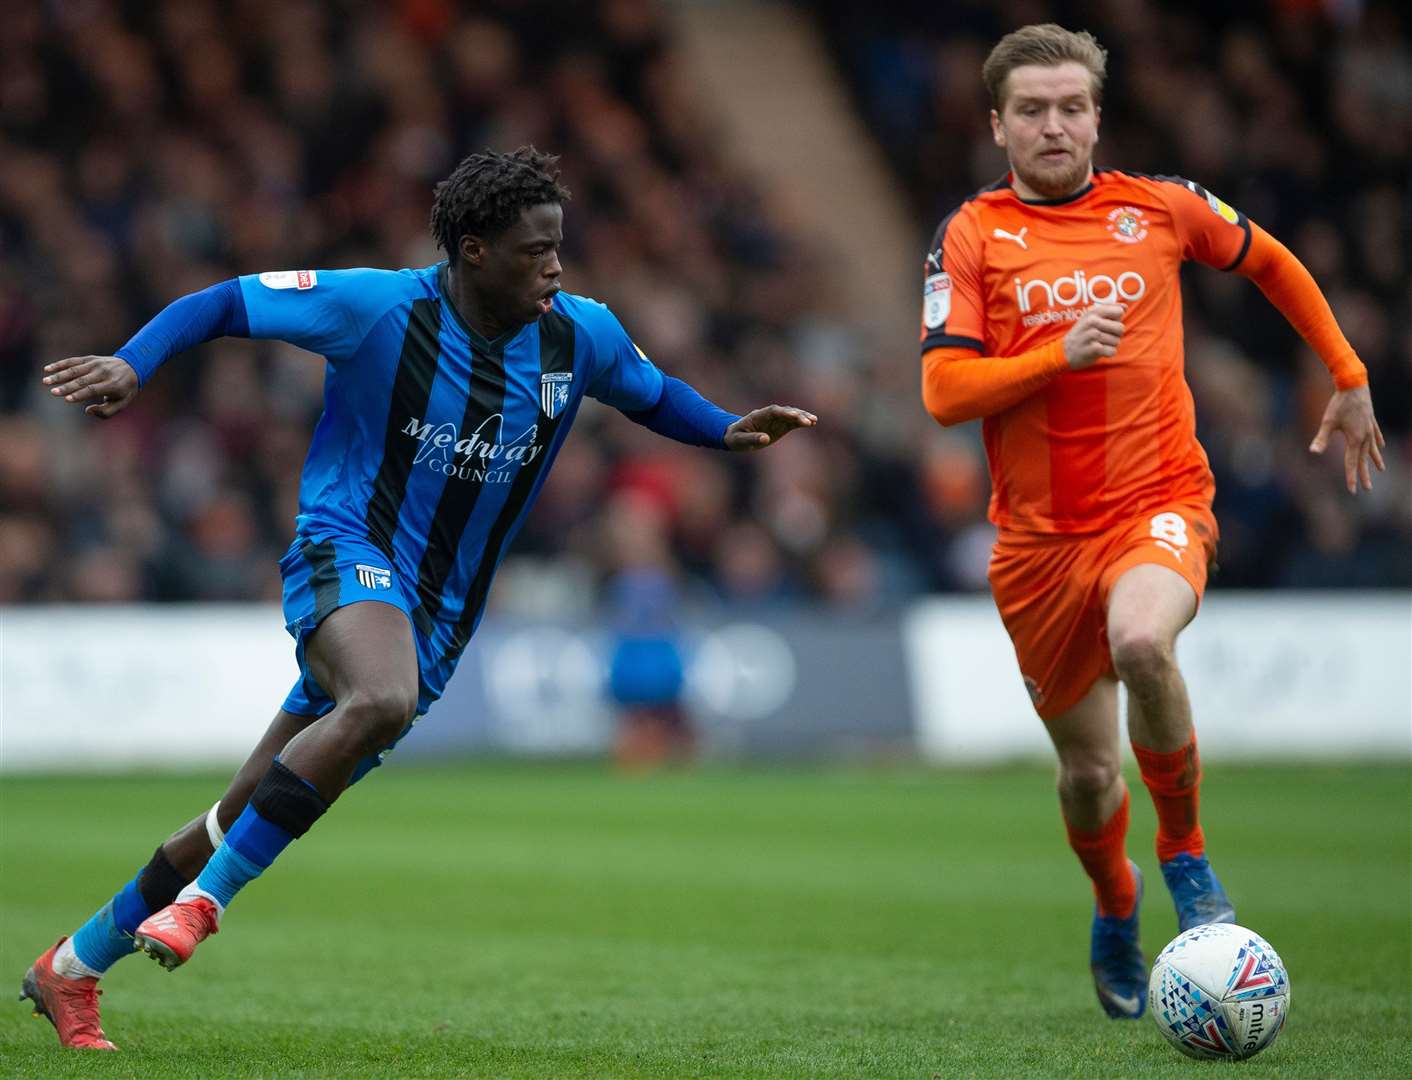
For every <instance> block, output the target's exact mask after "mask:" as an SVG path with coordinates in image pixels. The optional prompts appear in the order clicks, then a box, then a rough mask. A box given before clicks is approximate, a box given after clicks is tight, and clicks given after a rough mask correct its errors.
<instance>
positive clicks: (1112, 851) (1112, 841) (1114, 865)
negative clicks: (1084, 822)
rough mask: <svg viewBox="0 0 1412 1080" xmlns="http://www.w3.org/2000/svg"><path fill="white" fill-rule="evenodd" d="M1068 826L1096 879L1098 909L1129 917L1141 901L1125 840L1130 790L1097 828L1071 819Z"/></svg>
mask: <svg viewBox="0 0 1412 1080" xmlns="http://www.w3.org/2000/svg"><path fill="white" fill-rule="evenodd" d="M1064 827H1065V828H1067V829H1068V830H1069V846H1070V847H1071V848H1073V849H1074V854H1076V855H1077V856H1078V857H1079V862H1081V863H1083V864H1084V870H1085V871H1086V872H1087V873H1088V876H1089V877H1090V878H1091V879H1092V880H1093V895H1094V896H1095V897H1097V898H1098V913H1099V914H1100V915H1116V916H1118V918H1120V919H1126V918H1127V917H1128V916H1129V915H1131V914H1132V913H1133V907H1134V905H1136V904H1137V881H1136V879H1134V878H1133V873H1132V868H1131V867H1129V866H1128V853H1127V850H1126V848H1125V847H1124V844H1123V841H1124V840H1125V839H1126V838H1127V835H1128V793H1127V792H1126V791H1125V792H1123V804H1122V805H1121V806H1120V807H1118V809H1117V810H1115V811H1114V812H1113V816H1112V817H1110V818H1109V819H1108V820H1107V822H1105V823H1104V825H1103V827H1102V828H1101V829H1099V830H1098V831H1097V832H1083V831H1082V830H1079V829H1076V828H1074V827H1073V826H1072V825H1070V824H1069V823H1068V822H1067V821H1066V822H1064Z"/></svg>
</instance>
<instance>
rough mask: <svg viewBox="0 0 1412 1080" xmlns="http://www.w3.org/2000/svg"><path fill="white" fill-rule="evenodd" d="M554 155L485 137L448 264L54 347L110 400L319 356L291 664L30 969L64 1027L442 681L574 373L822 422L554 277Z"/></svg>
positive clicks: (177, 933)
mask: <svg viewBox="0 0 1412 1080" xmlns="http://www.w3.org/2000/svg"><path fill="white" fill-rule="evenodd" d="M558 175H559V173H558V167H557V158H554V157H551V156H549V155H547V154H543V153H540V152H538V151H536V150H535V149H534V148H532V147H522V148H521V149H519V150H517V151H515V152H514V153H511V154H498V153H490V152H487V153H482V154H475V155H473V156H471V157H469V158H467V159H466V160H464V161H463V162H461V164H460V165H459V166H458V167H457V168H456V169H455V171H454V172H453V173H452V174H451V176H450V177H449V178H448V179H447V180H445V181H443V182H442V183H441V184H439V185H438V186H437V189H436V195H435V201H434V205H433V207H432V215H431V225H432V230H433V232H434V233H435V236H436V240H437V242H438V243H439V244H440V246H441V247H442V248H444V249H445V251H446V253H447V257H448V258H447V261H446V262H443V263H439V264H437V265H435V266H430V267H427V268H425V269H421V270H400V271H388V270H368V269H362V270H318V271H314V270H297V271H294V270H292V271H283V272H278V273H265V274H258V275H251V276H248V277H241V278H238V279H236V280H231V281H225V282H222V283H220V284H217V285H213V286H211V287H210V288H209V289H206V290H204V291H202V292H199V293H195V294H193V295H190V296H185V297H182V298H181V299H179V300H177V301H175V302H174V303H173V304H171V305H170V306H169V307H167V308H166V309H165V310H163V311H162V312H161V313H160V314H159V315H158V316H157V317H156V318H155V319H153V320H152V322H150V323H148V324H147V326H145V327H143V329H142V330H141V331H139V332H138V334H137V335H136V336H135V337H134V338H133V339H132V340H131V341H130V342H128V343H127V344H126V345H125V346H123V347H122V348H121V349H119V350H118V352H117V355H116V356H82V357H71V358H69V359H66V360H60V361H58V362H56V363H53V364H50V365H48V367H46V368H45V376H44V383H45V385H46V386H47V387H48V388H49V390H50V392H51V393H52V394H53V395H55V396H57V397H59V398H61V399H62V400H64V401H67V402H72V403H73V404H76V405H79V406H81V407H82V408H83V409H84V410H85V412H87V413H88V414H90V415H93V416H97V417H110V416H113V415H115V414H116V413H118V412H120V411H121V410H122V409H123V408H125V407H126V406H127V405H128V403H129V402H131V401H132V399H133V397H134V396H135V395H136V394H137V392H138V390H139V388H140V387H141V386H143V385H144V384H145V383H146V382H147V380H148V379H150V378H151V377H152V376H153V375H154V374H155V373H156V371H157V368H158V367H159V366H160V365H161V364H162V363H163V362H164V361H166V360H167V359H169V358H170V357H172V356H173V355H175V354H176V353H178V352H180V351H182V350H183V349H186V348H190V347H191V346H193V345H196V344H199V343H200V342H203V341H209V340H210V339H212V338H215V337H218V336H221V335H225V334H230V335H235V336H240V337H252V338H271V339H278V340H282V341H287V342H290V343H292V344H294V345H298V346H300V347H302V348H305V349H309V350H311V351H314V352H317V353H321V354H323V355H324V356H325V357H326V358H327V360H328V366H327V374H326V380H325V389H324V412H323V415H322V416H321V417H320V419H319V422H318V426H317V428H316V429H315V432H314V438H313V442H312V444H311V446H310V448H309V455H308V458H307V460H306V462H305V465H304V472H303V477H302V481H301V485H300V502H299V516H298V518H297V520H296V535H295V538H294V542H293V543H292V544H291V545H290V547H289V550H288V552H287V553H286V554H285V556H284V558H283V559H282V560H281V561H280V571H281V573H282V575H283V578H284V615H285V622H286V626H287V628H288V630H289V632H290V634H291V635H293V637H294V640H295V653H296V656H297V658H298V662H299V671H300V678H299V681H298V682H297V683H296V684H295V686H294V688H293V690H291V691H290V693H289V696H288V697H287V698H286V699H285V702H284V704H283V706H282V708H281V709H280V711H279V713H278V714H277V715H276V717H275V719H274V721H273V723H271V725H270V727H269V729H268V731H267V732H266V733H265V735H264V737H263V738H262V739H261V740H260V742H259V744H258V745H257V746H256V747H255V750H254V752H253V753H252V754H251V755H250V758H249V760H248V761H246V763H245V764H244V765H243V766H242V767H241V769H240V770H239V772H237V773H236V775H235V778H234V780H233V781H232V782H231V784H230V786H229V788H228V789H227V790H226V792H225V794H224V795H222V797H221V799H220V801H219V802H217V803H216V805H215V806H214V807H212V808H211V810H210V811H209V812H208V813H205V814H201V815H199V816H198V817H196V818H195V819H193V820H192V821H191V822H189V823H188V824H187V825H185V826H184V827H182V828H181V829H179V830H177V832H175V833H174V834H172V836H171V837H169V838H168V839H167V840H166V841H165V842H164V843H163V844H162V845H161V846H159V847H158V848H157V851H156V853H155V854H154V855H153V856H152V859H151V861H150V862H148V863H147V865H146V866H144V867H143V868H142V869H141V870H140V871H139V872H138V874H137V875H136V876H135V877H134V878H133V879H132V880H131V881H129V882H128V883H127V884H126V885H124V886H123V887H122V888H121V889H120V890H119V891H118V893H117V894H116V895H115V896H114V897H113V898H112V899H111V900H110V901H109V902H108V903H106V904H105V905H104V906H103V907H102V908H101V909H100V910H99V911H98V912H97V913H96V914H95V915H94V916H93V917H92V918H91V919H90V920H89V921H88V922H86V923H85V924H84V925H83V926H81V927H80V928H79V929H78V930H77V931H76V932H75V933H74V935H73V936H72V938H61V939H60V940H59V942H58V943H57V944H56V945H55V946H53V947H52V948H50V949H49V950H48V951H46V952H45V953H44V954H43V955H41V956H40V957H39V959H38V960H36V961H35V963H34V966H33V967H31V968H30V970H29V971H28V972H27V973H26V975H25V978H24V982H23V987H22V999H23V998H28V999H30V1000H31V1001H32V1002H33V1003H34V1006H35V1009H36V1011H38V1012H40V1013H42V1014H44V1015H46V1016H48V1017H49V1019H50V1020H52V1021H53V1023H54V1026H55V1027H56V1028H57V1029H58V1032H59V1039H60V1042H61V1043H63V1044H64V1045H65V1046H74V1047H88V1048H94V1049H108V1050H111V1049H113V1048H114V1047H113V1044H112V1043H111V1042H109V1041H108V1040H107V1038H106V1037H105V1035H104V1034H103V1031H102V1028H101V1026H100V1023H99V1015H98V1002H97V981H98V978H99V977H100V976H101V975H102V974H103V972H104V971H106V970H107V969H108V968H109V967H110V966H111V965H112V964H113V963H115V962H116V961H117V960H119V959H121V958H122V957H123V956H126V955H128V954H129V953H131V952H132V951H133V950H134V947H135V946H136V947H138V948H141V949H142V950H144V951H146V952H148V953H149V954H151V955H152V956H154V957H155V958H157V959H158V960H159V961H160V962H161V963H162V965H163V966H164V967H167V968H169V969H170V968H175V967H177V966H178V965H180V964H182V963H184V962H185V961H186V960H188V959H189V958H190V957H191V955H192V952H193V950H194V949H195V948H196V946H197V945H198V944H199V943H200V942H201V941H202V940H203V939H204V938H206V937H207V936H208V935H210V934H213V933H215V932H216V930H217V928H218V927H219V925H220V920H221V916H222V914H223V913H224V911H225V908H226V906H227V905H228V904H229V903H230V902H231V900H232V898H234V896H235V894H236V893H237V892H238V891H239V890H240V889H241V888H242V887H243V886H245V885H246V884H248V883H249V882H250V881H251V880H253V879H254V878H256V877H258V876H259V874H260V873H261V872H262V871H263V870H265V869H266V868H267V867H268V866H269V865H270V864H271V863H272V862H273V861H274V860H275V858H276V857H277V856H278V855H279V854H280V852H281V851H283V849H284V848H285V847H286V846H287V845H288V844H289V843H290V841H291V840H293V839H295V838H296V837H300V836H303V835H304V833H305V832H307V831H308V830H309V828H310V827H311V826H312V825H313V824H314V822H315V821H317V820H318V819H319V817H320V816H322V815H323V813H324V812H325V811H326V810H327V809H328V808H329V806H330V805H331V804H332V803H333V802H334V800H336V799H337V798H338V796H339V795H340V794H341V793H342V792H343V790H344V789H345V788H346V787H348V785H349V784H352V783H354V782H355V781H357V780H358V779H359V778H361V777H362V776H363V775H364V774H365V773H367V772H368V770H369V769H371V768H373V767H375V766H376V765H377V764H378V763H379V761H380V760H381V756H382V755H383V754H385V753H386V752H387V751H388V750H389V749H390V748H391V747H392V746H393V745H394V744H395V743H396V742H397V741H398V740H399V739H400V738H401V737H402V736H403V735H405V734H406V733H407V732H408V731H409V730H410V729H411V726H412V723H413V721H414V720H415V719H416V718H417V717H418V716H420V715H422V714H423V713H425V712H426V711H427V709H428V708H429V707H430V706H431V704H432V702H434V701H436V699H437V698H438V697H439V696H440V695H441V692H442V690H443V688H444V687H445V685H446V681H447V679H448V678H449V677H450V675H451V672H452V671H453V670H454V668H455V667H456V662H457V660H459V659H460V656H461V654H462V652H463V650H464V649H465V648H466V645H467V644H468V643H469V641H470V640H471V636H472V634H474V632H475V629H476V626H477V624H478V623H479V621H480V618H481V615H482V614H483V612H484V610H485V603H486V597H487V594H488V593H489V590H490V582H491V578H492V577H493V576H494V574H495V569H496V567H497V566H498V565H499V563H500V560H501V559H502V558H503V557H504V554H505V552H506V550H507V549H508V547H509V545H510V543H511V541H512V540H513V539H514V536H515V533H516V531H517V530H518V529H519V527H520V525H521V524H522V523H523V522H524V519H525V516H526V514H527V513H528V511H529V508H530V506H531V504H533V502H534V500H535V497H536V496H537V495H538V494H539V491H540V488H541V487H542V486H543V483H544V478H545V476H546V475H547V473H548V471H549V468H550V466H551V464H552V463H553V461H554V457H555V455H556V454H557V453H558V451H559V448H560V447H561V446H562V445H563V442H564V439H565V437H566V436H567V435H568V433H569V428H570V426H571V425H572V424H573V420H574V416H575V414H576V413H577V411H578V407H579V404H580V402H582V400H583V398H584V396H585V395H588V396H591V397H594V398H597V399H598V400H599V401H602V402H605V403H606V404H609V405H612V406H615V407H616V408H618V409H619V410H621V411H622V412H623V413H625V414H626V415H627V416H628V417H630V418H631V419H633V420H635V421H637V422H638V423H640V424H643V425H644V426H646V427H647V428H649V429H651V430H652V431H655V432H658V433H659V434H662V435H666V436H668V437H670V438H673V439H676V440H679V441H681V442H685V443H691V444H694V445H698V446H705V447H716V448H720V449H726V450H734V451H750V450H759V449H763V448H765V447H767V446H770V445H772V444H773V443H775V442H777V441H778V440H779V439H781V438H782V437H784V436H785V435H787V434H788V433H789V432H791V431H793V430H794V429H795V428H800V427H810V426H812V425H814V424H815V423H816V422H817V418H816V417H814V416H813V415H812V414H810V413H808V412H805V411H804V410H802V409H797V408H787V407H782V406H777V405H770V406H767V407H765V408H762V409H756V410H754V411H753V412H750V413H747V414H746V415H744V416H736V415H733V414H731V413H727V412H725V411H723V410H721V409H719V408H717V407H716V406H715V405H713V404H711V403H710V402H708V401H706V400H705V399H703V398H702V397H701V396H700V395H699V394H697V393H696V392H695V391H694V390H693V389H692V388H691V387H690V386H688V385H686V384H685V383H683V382H681V381H680V380H677V379H673V378H671V377H670V376H667V375H664V374H663V373H662V372H661V371H660V370H658V368H657V367H655V366H654V365H653V364H652V363H651V361H649V360H648V358H647V357H646V355H645V354H644V353H643V352H642V350H640V349H639V348H638V347H637V346H636V345H635V344H633V342H632V340H631V339H630V338H629V337H628V335H627V333H626V332H625V331H624V330H623V328H622V326H621V325H620V324H619V322H618V320H617V319H616V318H615V317H614V316H613V313H612V312H610V311H609V310H608V309H607V308H606V307H604V306H603V305H602V304H600V303H597V302H596V301H593V300H588V299H585V298H583V297H580V296H574V295H571V294H569V293H566V292H562V291H561V290H560V275H561V268H560V264H559V246H560V242H561V240H562V237H563V203H564V201H565V200H566V199H567V198H568V192H567V191H566V190H565V189H564V188H563V187H562V186H561V185H560V184H559V182H558Z"/></svg>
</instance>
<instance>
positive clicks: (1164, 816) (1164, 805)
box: [1133, 731, 1206, 862]
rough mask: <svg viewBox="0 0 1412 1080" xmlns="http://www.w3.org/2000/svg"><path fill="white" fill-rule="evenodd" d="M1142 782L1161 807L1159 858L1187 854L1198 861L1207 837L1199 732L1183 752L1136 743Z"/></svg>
mask: <svg viewBox="0 0 1412 1080" xmlns="http://www.w3.org/2000/svg"><path fill="white" fill-rule="evenodd" d="M1133 753H1134V754H1135V755H1137V764H1138V768H1140V769H1141V770H1142V782H1143V783H1144V784H1146V785H1147V790H1148V791H1150V792H1151V793H1152V804H1153V806H1155V807H1156V808H1157V858H1158V859H1160V860H1161V861H1162V862H1167V861H1168V860H1169V859H1173V858H1175V857H1176V856H1177V855H1180V854H1182V853H1186V854H1188V855H1195V856H1197V857H1198V858H1199V857H1200V856H1201V855H1203V854H1205V852H1206V836H1205V834H1203V833H1202V831H1201V821H1200V819H1199V818H1198V817H1197V813H1196V809H1197V792H1198V789H1199V788H1200V786H1201V758H1200V757H1198V756H1197V753H1196V732H1194V731H1193V732H1192V733H1191V741H1190V742H1189V743H1187V744H1186V745H1185V746H1184V747H1182V748H1181V749H1180V750H1174V751H1172V752H1171V753H1170V754H1163V753H1160V752H1159V751H1156V750H1148V749H1147V748H1145V747H1142V746H1138V745H1137V744H1136V743H1134V744H1133Z"/></svg>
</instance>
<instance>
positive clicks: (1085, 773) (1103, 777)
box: [1059, 754, 1121, 799]
mask: <svg viewBox="0 0 1412 1080" xmlns="http://www.w3.org/2000/svg"><path fill="white" fill-rule="evenodd" d="M1120 771H1121V767H1120V765H1119V763H1118V760H1117V759H1116V758H1113V757H1110V756H1109V755H1107V754H1092V755H1089V754H1085V755H1071V756H1069V757H1066V758H1064V759H1063V760H1061V761H1060V763H1059V787H1060V789H1061V790H1063V791H1064V792H1065V793H1067V794H1069V795H1073V796H1076V797H1078V798H1081V799H1085V798H1097V797H1099V796H1101V795H1103V794H1104V793H1106V792H1107V791H1108V790H1109V789H1111V788H1112V787H1113V785H1114V784H1115V783H1117V781H1118V774H1119V772H1120Z"/></svg>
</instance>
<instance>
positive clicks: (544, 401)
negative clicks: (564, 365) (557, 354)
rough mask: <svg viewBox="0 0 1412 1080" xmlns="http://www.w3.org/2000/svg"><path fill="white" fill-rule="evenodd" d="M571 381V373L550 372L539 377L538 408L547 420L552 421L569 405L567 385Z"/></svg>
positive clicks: (572, 376)
mask: <svg viewBox="0 0 1412 1080" xmlns="http://www.w3.org/2000/svg"><path fill="white" fill-rule="evenodd" d="M573 381H574V373H573V372H572V371H550V372H546V373H545V374H543V375H541V376H540V377H539V407H540V408H541V409H543V410H544V415H545V416H547V417H549V419H551V420H553V419H554V418H555V417H556V416H558V415H559V414H560V413H561V412H562V411H563V410H564V406H565V405H567V404H568V403H569V383H571V382H573Z"/></svg>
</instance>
